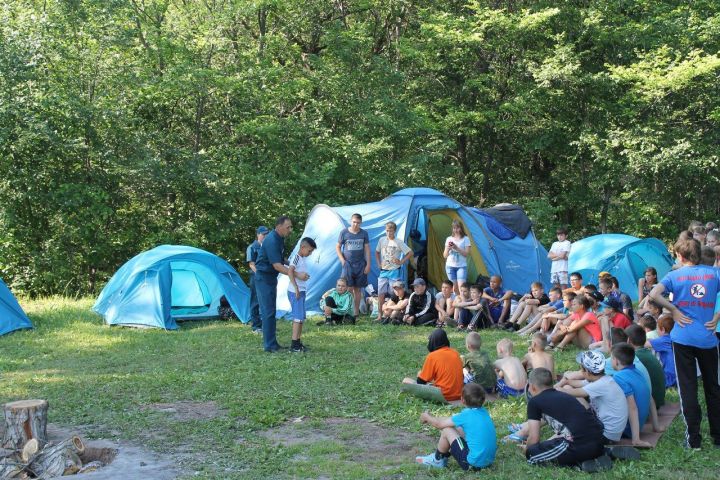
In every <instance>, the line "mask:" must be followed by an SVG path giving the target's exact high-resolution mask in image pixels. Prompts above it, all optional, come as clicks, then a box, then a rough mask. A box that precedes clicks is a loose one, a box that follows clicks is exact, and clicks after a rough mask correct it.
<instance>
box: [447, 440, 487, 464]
mask: <svg viewBox="0 0 720 480" xmlns="http://www.w3.org/2000/svg"><path fill="white" fill-rule="evenodd" d="M469 453H470V449H469V448H468V446H467V442H466V441H465V439H463V438H461V437H458V438H456V439H455V440H453V442H452V443H451V444H450V454H451V455H452V456H453V458H454V459H455V461H457V463H458V465H460V468H462V469H463V470H481V469H480V468H478V467H474V466H472V465H470V464H469V463H468V461H467V456H468V454H469Z"/></svg>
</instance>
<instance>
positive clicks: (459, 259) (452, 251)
mask: <svg viewBox="0 0 720 480" xmlns="http://www.w3.org/2000/svg"><path fill="white" fill-rule="evenodd" d="M469 254H470V238H468V236H467V235H466V234H465V229H464V228H463V226H462V224H461V223H460V222H458V221H457V220H454V221H453V222H452V236H450V237H448V238H447V240H445V251H444V252H443V256H444V257H445V272H446V273H447V276H448V279H450V280H451V281H452V282H453V290H455V294H456V295H459V294H460V287H461V286H462V285H463V284H464V283H465V282H467V274H468V271H467V256H468V255H469Z"/></svg>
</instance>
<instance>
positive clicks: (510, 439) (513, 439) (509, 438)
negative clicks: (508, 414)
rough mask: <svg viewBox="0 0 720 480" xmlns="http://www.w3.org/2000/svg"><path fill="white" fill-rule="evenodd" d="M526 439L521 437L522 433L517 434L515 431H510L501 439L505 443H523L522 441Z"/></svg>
mask: <svg viewBox="0 0 720 480" xmlns="http://www.w3.org/2000/svg"><path fill="white" fill-rule="evenodd" d="M526 440H527V437H523V436H522V435H518V434H517V432H516V433H511V434H510V435H508V436H506V437H504V438H503V439H502V441H503V443H507V442H516V443H523V442H525V441H526Z"/></svg>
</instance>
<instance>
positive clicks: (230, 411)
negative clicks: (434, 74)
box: [0, 298, 720, 479]
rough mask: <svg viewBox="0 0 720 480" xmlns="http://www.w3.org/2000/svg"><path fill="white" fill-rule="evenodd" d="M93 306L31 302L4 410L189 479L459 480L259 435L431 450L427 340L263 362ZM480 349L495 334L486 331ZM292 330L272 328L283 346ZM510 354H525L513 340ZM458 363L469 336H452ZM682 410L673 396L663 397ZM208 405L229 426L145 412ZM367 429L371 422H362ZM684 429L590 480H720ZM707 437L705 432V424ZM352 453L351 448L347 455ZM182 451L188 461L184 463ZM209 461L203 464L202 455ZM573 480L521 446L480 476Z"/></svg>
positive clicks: (515, 413)
mask: <svg viewBox="0 0 720 480" xmlns="http://www.w3.org/2000/svg"><path fill="white" fill-rule="evenodd" d="M91 304H92V301H91V300H89V299H84V300H80V301H74V300H68V299H60V298H51V299H45V300H39V301H25V302H23V306H24V307H25V309H26V311H27V312H28V314H29V315H30V317H31V319H32V320H33V322H34V324H35V327H36V328H35V330H33V331H25V332H18V333H14V334H11V335H7V336H4V337H0V401H2V402H6V401H11V400H17V399H23V398H45V399H47V400H49V402H50V405H51V408H50V421H51V422H54V423H58V424H62V425H67V426H80V425H82V426H86V427H87V429H88V431H91V432H93V433H92V434H93V435H94V436H97V437H104V438H117V439H122V440H126V441H130V442H134V443H136V444H142V445H144V446H146V447H147V448H150V449H152V450H155V451H158V452H161V453H167V454H170V455H178V461H179V463H180V467H181V468H184V469H185V471H187V472H188V477H190V476H194V478H243V479H244V478H278V477H280V478H318V477H324V478H465V477H467V476H468V475H467V474H465V473H464V472H462V471H461V470H459V468H457V466H456V465H455V464H452V467H451V468H449V469H446V470H445V471H441V472H435V471H433V472H429V471H426V470H424V469H422V468H421V467H418V466H416V465H414V463H413V458H412V455H411V453H410V452H409V451H408V450H402V449H399V450H398V451H395V452H393V451H387V452H384V456H377V458H373V460H372V461H370V462H368V463H367V464H361V463H358V462H356V461H355V459H356V458H357V457H358V455H359V453H358V450H359V448H360V447H358V445H362V444H363V443H362V442H363V441H364V442H373V441H377V443H379V444H382V443H383V442H384V441H386V440H388V439H387V438H377V439H367V438H361V437H363V435H364V430H363V428H364V427H362V425H360V424H358V425H359V426H357V427H356V426H353V425H352V424H348V425H347V426H346V427H344V428H343V429H341V430H340V431H339V432H336V433H337V435H336V436H335V437H334V438H332V439H330V440H327V439H325V440H321V441H312V439H310V440H308V441H307V442H306V443H302V442H301V443H299V444H294V445H288V446H278V445H276V442H273V441H272V440H269V439H267V438H266V437H265V436H262V435H259V433H261V432H268V431H273V429H275V428H281V429H282V428H289V427H288V425H292V419H296V418H298V417H301V416H303V417H304V418H303V419H302V420H301V422H299V427H298V429H299V430H302V428H306V429H313V428H316V429H317V428H320V427H322V426H323V425H324V424H325V422H324V420H325V419H328V418H336V417H344V418H355V419H364V420H368V421H371V422H373V423H372V425H374V426H379V427H382V428H383V429H386V430H385V431H387V433H388V435H389V436H390V437H391V438H392V436H393V435H399V434H400V433H402V434H413V433H414V434H426V435H429V436H428V437H427V441H425V439H424V438H422V437H419V438H420V440H418V437H417V436H415V437H413V438H415V440H414V441H410V444H411V445H412V446H413V448H419V449H420V450H421V451H422V452H430V451H432V449H433V448H434V439H435V437H436V433H435V432H434V431H432V429H431V428H429V427H426V426H421V425H420V424H419V422H418V417H419V415H420V413H421V412H422V411H423V410H425V409H430V410H431V411H433V412H434V413H435V414H451V413H453V412H455V411H457V409H452V408H450V407H443V406H435V405H429V404H425V403H423V402H422V401H420V400H417V399H414V398H411V397H407V396H405V395H401V394H400V393H399V385H398V383H399V381H400V380H401V379H402V377H403V376H414V375H415V373H416V372H417V371H418V370H419V368H420V366H421V364H422V360H423V358H424V356H425V354H426V353H427V351H426V349H425V345H426V342H427V335H428V333H429V331H430V330H429V329H425V328H403V327H390V326H376V325H370V324H369V322H368V321H367V319H363V321H362V323H361V324H360V325H358V326H355V327H349V326H348V327H337V328H334V329H332V328H331V329H327V328H325V327H316V326H315V322H314V321H309V322H308V324H307V327H306V332H305V334H304V336H303V337H304V341H305V343H306V344H307V345H308V346H309V347H311V349H312V351H311V352H310V353H308V354H307V355H294V354H289V353H282V354H275V355H270V354H267V353H264V352H263V351H262V348H261V340H260V338H259V337H258V336H255V335H253V334H252V333H251V332H250V329H249V328H248V327H246V326H242V325H240V324H239V323H238V322H233V323H226V322H199V323H185V324H183V326H182V327H181V330H179V331H177V332H164V331H158V330H136V329H128V328H115V327H113V328H111V327H108V326H106V325H104V324H103V322H102V319H101V318H100V317H99V316H97V315H95V314H94V313H92V312H91V311H90V306H91ZM482 336H483V341H484V343H485V345H486V348H488V349H489V350H494V345H495V343H496V342H497V340H499V339H500V338H501V337H502V336H503V333H502V332H487V333H482ZM289 337H290V325H289V324H288V323H286V322H280V323H279V324H278V338H279V339H280V341H281V343H283V344H288V343H289ZM513 340H514V341H515V346H516V351H517V352H524V351H525V349H526V346H527V344H526V342H525V341H524V340H521V339H520V337H517V336H514V335H513ZM450 341H451V343H452V346H453V347H455V348H457V349H458V350H460V351H461V352H463V351H464V345H463V336H462V335H461V334H458V333H454V332H452V333H450ZM556 355H557V357H556V358H557V363H558V370H559V371H562V370H565V369H569V368H573V369H574V368H576V367H575V365H574V361H573V359H574V355H575V352H574V351H572V350H571V351H568V352H563V353H561V354H556ZM669 395H670V397H671V398H673V396H674V398H676V395H675V394H674V393H672V392H671V393H670V394H669ZM178 401H195V402H206V401H214V402H216V403H217V406H218V407H220V408H221V409H223V410H224V412H225V415H222V416H219V417H217V418H213V419H206V420H189V421H178V420H175V419H173V417H172V416H170V415H167V414H165V413H163V412H158V411H155V410H152V409H148V408H147V406H148V405H149V404H152V403H172V402H178ZM488 408H489V411H490V415H491V416H492V418H493V419H494V421H495V424H496V427H497V431H498V436H499V437H500V436H502V435H504V434H505V432H504V429H505V425H507V424H508V423H509V422H511V421H513V422H517V421H521V420H523V419H524V414H525V402H524V401H523V400H512V401H499V402H495V403H492V404H490V405H489V407H488ZM364 425H367V424H364ZM683 431H684V426H683V424H682V420H681V419H679V418H678V419H676V421H675V422H674V423H673V425H672V427H671V428H670V430H669V431H668V432H667V433H666V434H665V435H664V436H663V438H662V440H661V441H660V444H659V446H658V448H657V449H654V450H651V451H646V452H644V453H643V457H642V460H641V461H638V462H634V463H616V465H615V468H614V469H613V470H612V471H611V472H608V473H606V474H603V475H595V478H641V477H663V478H681V477H690V476H692V477H695V478H717V465H718V463H719V462H720V449H713V448H712V447H711V446H710V444H709V442H708V440H707V439H706V440H705V448H704V449H703V450H702V451H700V452H694V453H691V452H687V451H686V450H684V449H683V448H682V447H681V444H682V436H683ZM703 431H704V432H705V437H707V423H706V421H705V422H704V423H703ZM354 442H357V444H356V445H354ZM180 452H182V454H181V453H180ZM208 452H211V454H210V455H208ZM548 475H550V476H552V477H554V478H574V477H577V476H578V475H580V476H582V475H584V474H582V473H579V472H577V471H575V470H570V469H560V470H556V471H552V472H550V471H549V470H547V469H541V468H532V467H530V466H528V465H527V464H526V463H525V462H524V459H523V457H522V456H521V454H520V452H519V451H518V449H517V447H516V446H514V445H500V447H499V450H498V455H497V459H496V462H495V464H494V465H493V467H492V468H490V469H488V470H487V471H486V472H484V473H483V474H482V476H483V477H485V478H544V477H547V476H548Z"/></svg>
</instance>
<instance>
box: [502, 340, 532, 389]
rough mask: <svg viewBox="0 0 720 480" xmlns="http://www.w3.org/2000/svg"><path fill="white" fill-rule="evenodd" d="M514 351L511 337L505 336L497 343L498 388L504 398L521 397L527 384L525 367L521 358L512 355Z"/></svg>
mask: <svg viewBox="0 0 720 480" xmlns="http://www.w3.org/2000/svg"><path fill="white" fill-rule="evenodd" d="M512 351H513V344H512V342H511V341H510V340H509V339H507V338H503V339H501V340H500V341H499V342H498V343H497V354H498V356H499V357H500V358H499V359H498V360H495V373H496V374H497V377H498V379H497V384H496V388H497V391H498V394H499V395H500V396H501V397H502V398H507V397H520V396H522V395H523V394H524V393H525V387H526V386H527V373H526V372H525V367H523V364H522V362H520V359H519V358H517V357H513V356H512Z"/></svg>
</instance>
